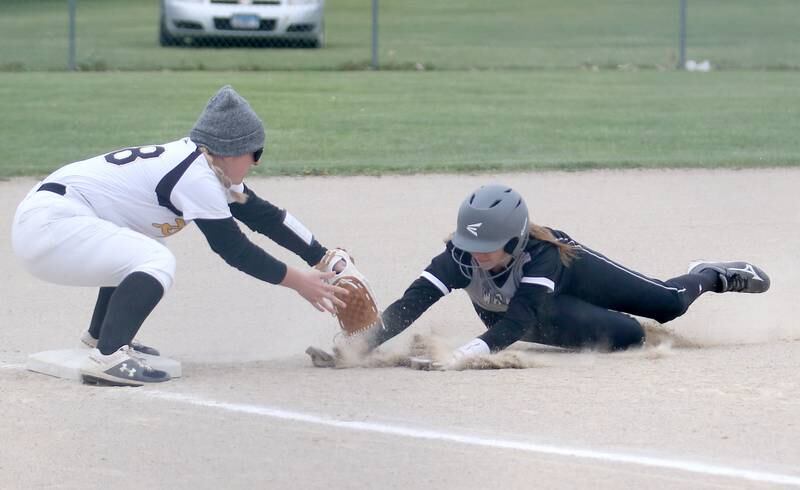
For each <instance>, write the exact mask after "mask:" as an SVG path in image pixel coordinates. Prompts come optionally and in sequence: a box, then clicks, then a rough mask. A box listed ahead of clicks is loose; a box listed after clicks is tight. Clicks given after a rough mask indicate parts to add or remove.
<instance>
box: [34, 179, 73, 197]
mask: <svg viewBox="0 0 800 490" xmlns="http://www.w3.org/2000/svg"><path fill="white" fill-rule="evenodd" d="M40 191H50V192H55V193H56V194H58V195H59V196H63V195H64V194H66V193H67V186H65V185H64V184H59V183H58V182H45V183H44V184H42V185H41V186H40V187H39V188H38V189H36V192H40Z"/></svg>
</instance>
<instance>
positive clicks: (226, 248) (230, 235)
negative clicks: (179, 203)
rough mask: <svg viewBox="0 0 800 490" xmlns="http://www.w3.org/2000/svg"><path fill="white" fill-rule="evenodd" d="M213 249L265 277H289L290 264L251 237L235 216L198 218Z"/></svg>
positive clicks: (274, 279) (244, 269) (277, 280)
mask: <svg viewBox="0 0 800 490" xmlns="http://www.w3.org/2000/svg"><path fill="white" fill-rule="evenodd" d="M194 222H195V223H197V227H198V228H200V231H202V232H203V235H205V237H206V240H208V244H209V245H210V246H211V250H213V251H214V252H216V253H217V254H219V256H220V257H222V258H223V260H225V262H227V263H228V264H229V265H230V266H232V267H235V268H237V269H239V270H240V271H242V272H244V273H246V274H249V275H251V276H253V277H255V278H257V279H261V280H262V281H267V282H269V283H272V284H279V283H280V282H281V281H283V278H284V277H286V264H284V263H283V262H281V261H280V260H278V259H276V258H275V257H273V256H271V255H270V254H268V253H267V252H265V251H264V250H262V249H261V248H259V247H258V246H256V245H255V244H254V243H253V242H251V241H250V240H248V239H247V237H246V236H244V233H242V230H240V229H239V226H238V225H237V224H236V221H234V220H233V218H224V219H196V220H194Z"/></svg>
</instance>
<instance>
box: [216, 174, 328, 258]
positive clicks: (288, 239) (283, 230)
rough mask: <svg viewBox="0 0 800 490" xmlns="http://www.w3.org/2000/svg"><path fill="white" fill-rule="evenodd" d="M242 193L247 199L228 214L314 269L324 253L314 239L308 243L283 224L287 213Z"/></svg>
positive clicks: (246, 188)
mask: <svg viewBox="0 0 800 490" xmlns="http://www.w3.org/2000/svg"><path fill="white" fill-rule="evenodd" d="M244 192H245V194H247V196H248V199H247V202H246V203H244V204H240V203H231V204H230V205H229V207H230V210H231V214H232V215H233V217H234V218H236V219H238V220H239V221H241V222H242V223H244V224H245V225H247V227H248V228H250V229H251V230H253V231H255V232H257V233H261V234H262V235H265V236H267V237H269V238H270V239H271V240H272V241H274V242H275V243H277V244H278V245H280V246H281V247H283V248H285V249H287V250H291V251H292V252H294V253H295V254H297V255H298V256H300V257H301V258H302V259H303V260H304V261H305V262H306V263H307V264H308V265H310V266H313V265H316V264H317V263H318V262H319V261H320V260H322V257H323V256H324V255H325V252H327V250H326V249H325V247H323V246H322V245H321V244H320V243H319V242H318V241H317V240H316V239H314V237H311V243H307V242H306V241H305V240H303V239H302V238H300V237H299V236H298V235H297V234H296V233H295V232H294V231H292V230H291V229H290V228H289V227H288V226H286V224H285V223H284V220H285V218H286V210H284V209H280V208H279V207H277V206H275V205H274V204H272V203H270V202H268V201H265V200H264V199H261V198H260V197H258V196H257V195H256V193H255V192H253V190H252V189H250V188H249V187H247V186H244Z"/></svg>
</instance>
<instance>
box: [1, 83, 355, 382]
mask: <svg viewBox="0 0 800 490" xmlns="http://www.w3.org/2000/svg"><path fill="white" fill-rule="evenodd" d="M264 140H265V137H264V126H263V123H262V122H261V120H260V119H259V118H258V116H257V115H256V113H255V112H254V111H253V109H252V108H251V107H250V105H249V104H248V103H247V101H246V100H245V99H243V98H242V97H241V96H239V94H237V93H236V92H235V91H234V90H233V89H232V88H231V87H229V86H226V87H223V88H222V89H220V90H219V92H217V94H216V95H214V96H213V97H212V98H211V100H209V102H208V105H207V106H206V108H205V109H204V111H203V113H202V114H201V115H200V117H199V119H198V120H197V122H196V123H195V125H194V127H193V128H192V130H191V132H190V135H189V138H184V139H181V140H178V141H173V142H170V143H165V144H162V145H153V146H144V147H136V148H125V149H122V150H118V151H115V152H112V153H109V154H106V155H100V156H97V157H94V158H90V159H88V160H84V161H81V162H75V163H72V164H69V165H66V166H65V167H62V168H60V169H59V170H56V171H55V172H54V173H52V174H51V175H49V176H48V177H47V178H45V180H44V181H43V182H41V183H39V184H37V185H36V186H34V188H33V189H31V192H30V193H29V194H28V196H27V197H26V198H25V199H24V200H23V202H22V203H21V204H20V205H19V207H18V208H17V212H16V215H15V217H14V224H13V229H12V243H13V248H14V252H15V254H16V255H17V256H18V257H19V258H20V259H21V260H22V262H23V264H24V265H25V267H26V268H27V269H28V270H29V271H30V272H31V273H32V274H33V275H35V276H37V277H39V278H41V279H43V280H46V281H49V282H54V283H57V284H64V285H70V286H92V287H100V293H99V295H98V298H97V303H96V305H95V309H94V315H93V316H92V319H91V324H90V326H89V330H88V332H85V333H84V335H83V337H82V339H81V340H82V341H83V343H84V344H86V345H87V346H89V347H92V348H93V350H92V351H91V353H90V354H89V356H88V358H87V361H86V363H85V364H84V365H83V366H82V368H81V372H82V374H83V379H84V381H91V382H104V383H109V384H121V385H134V386H136V385H141V384H143V383H151V382H160V381H166V380H167V379H169V376H168V375H167V373H165V372H163V371H160V370H156V369H152V368H150V367H149V366H147V364H146V363H145V362H144V361H143V360H142V359H141V358H140V357H139V356H138V355H137V354H136V352H135V351H139V352H144V353H147V354H157V353H158V352H157V351H155V350H154V349H152V348H150V347H146V346H143V345H141V344H138V343H136V342H135V341H134V340H133V338H134V336H135V335H136V333H137V331H138V330H139V328H140V327H141V325H142V323H143V322H144V320H145V319H146V318H147V316H148V315H149V314H150V312H151V311H152V310H153V309H154V308H155V306H156V305H157V304H158V302H159V301H160V300H161V298H162V296H163V295H164V293H165V292H166V291H167V290H168V289H169V288H170V286H171V285H172V282H173V277H174V275H175V257H174V256H173V255H172V253H171V252H170V251H169V250H168V249H167V248H166V247H165V246H164V245H163V243H162V242H163V241H164V239H165V238H166V237H169V236H171V235H174V234H175V233H177V232H178V231H180V230H181V229H183V228H184V227H185V226H187V225H188V224H189V223H191V222H192V221H194V222H195V223H196V224H197V226H198V228H199V229H200V231H202V232H203V234H204V235H205V237H206V239H207V240H208V243H209V245H210V246H211V248H212V249H213V250H214V251H215V252H217V253H218V254H219V255H220V256H221V257H222V258H223V259H224V260H225V261H226V262H227V263H228V264H230V265H231V266H233V267H236V268H237V269H239V270H241V271H243V272H245V273H247V274H250V275H251V276H254V277H256V278H258V279H261V280H263V281H266V282H268V283H271V284H280V285H282V286H285V287H289V288H292V289H294V290H295V291H297V292H298V293H299V294H300V295H301V296H303V297H304V298H305V299H306V300H308V301H309V302H310V303H311V304H312V305H313V306H314V307H315V308H317V309H319V310H320V311H323V310H328V311H330V312H333V308H334V307H333V305H334V304H338V305H343V304H344V303H343V302H342V301H341V300H339V299H337V298H336V297H335V296H334V293H335V292H339V293H346V291H344V290H343V289H342V288H338V287H335V286H332V285H330V284H328V283H327V282H326V280H327V279H329V278H330V277H332V276H333V275H334V274H335V273H334V272H329V273H323V272H320V271H317V270H314V269H311V270H308V271H301V270H298V269H295V268H293V267H289V266H287V265H286V264H284V263H283V262H281V261H279V260H277V259H275V258H274V257H272V256H270V255H269V254H268V253H266V252H265V251H264V250H262V249H261V248H259V247H258V246H256V245H255V244H253V243H252V242H251V241H250V240H248V239H247V237H246V236H245V235H244V234H243V233H242V232H241V230H240V229H239V227H238V225H237V223H236V221H235V220H238V221H241V222H242V223H244V224H246V225H247V226H248V227H249V228H251V229H252V230H254V231H256V232H259V233H262V234H264V235H266V236H268V237H269V238H271V239H272V240H273V241H275V242H276V243H278V244H279V245H281V246H283V247H285V248H287V249H288V250H291V251H292V252H295V253H296V254H297V255H299V256H300V257H301V258H302V259H303V260H305V262H306V263H308V264H309V265H314V264H317V263H318V262H319V261H320V259H322V257H323V256H324V255H325V252H326V251H327V250H326V249H325V247H323V246H322V245H321V244H320V243H319V242H318V241H317V240H316V239H315V238H314V236H313V235H312V233H311V232H310V231H309V230H308V229H307V228H305V227H304V226H303V225H302V223H300V221H298V220H297V219H296V218H294V217H293V216H292V215H291V214H290V213H288V212H287V211H285V210H282V209H279V208H277V207H276V206H274V205H273V204H271V203H269V202H267V201H265V200H263V199H261V198H259V197H258V196H257V195H256V194H255V193H254V192H253V190H252V189H250V188H248V187H246V186H245V185H244V183H243V179H244V177H245V175H246V174H247V172H248V171H249V169H250V167H252V166H253V165H256V164H257V162H258V160H259V158H260V157H261V152H262V150H263V147H264Z"/></svg>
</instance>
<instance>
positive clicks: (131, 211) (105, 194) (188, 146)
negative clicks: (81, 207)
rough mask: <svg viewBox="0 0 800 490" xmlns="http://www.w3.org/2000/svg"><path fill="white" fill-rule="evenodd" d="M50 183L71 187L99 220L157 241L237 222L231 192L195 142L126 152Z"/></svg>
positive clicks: (63, 172) (76, 167)
mask: <svg viewBox="0 0 800 490" xmlns="http://www.w3.org/2000/svg"><path fill="white" fill-rule="evenodd" d="M44 182H56V183H59V184H63V185H65V186H66V187H67V189H68V192H67V197H74V198H77V199H80V200H82V201H83V202H84V203H85V204H87V205H88V206H90V207H91V208H92V209H93V210H94V212H95V213H96V215H97V217H99V218H102V219H104V220H107V221H110V222H112V223H114V224H116V225H118V226H122V227H126V228H130V229H132V230H135V231H138V232H139V233H142V234H144V235H147V236H149V237H153V238H160V237H166V236H170V235H173V234H175V233H177V232H178V231H180V230H181V229H182V228H183V227H184V226H186V224H187V223H189V222H191V221H192V220H194V219H197V218H200V219H223V218H229V217H231V212H230V209H229V208H228V204H229V202H230V201H229V193H228V192H227V191H226V189H225V188H224V186H223V185H222V183H221V182H220V181H219V179H218V178H217V176H216V175H215V174H214V171H213V170H212V169H211V167H209V165H208V162H207V161H206V159H205V156H204V155H203V154H202V153H201V152H200V150H199V149H198V148H197V145H195V144H194V143H193V142H192V141H191V140H190V139H188V138H184V139H181V140H178V141H173V142H171V143H166V144H163V145H154V146H143V147H139V148H126V149H122V150H117V151H115V152H112V153H109V154H107V155H101V156H97V157H94V158H90V159H88V160H84V161H81V162H76V163H72V164H69V165H67V166H65V167H62V168H60V169H59V170H56V171H55V172H53V173H52V174H50V175H49V176H48V177H47V178H46V179H45V180H44Z"/></svg>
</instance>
